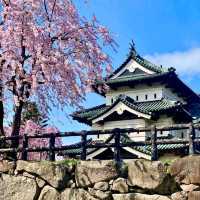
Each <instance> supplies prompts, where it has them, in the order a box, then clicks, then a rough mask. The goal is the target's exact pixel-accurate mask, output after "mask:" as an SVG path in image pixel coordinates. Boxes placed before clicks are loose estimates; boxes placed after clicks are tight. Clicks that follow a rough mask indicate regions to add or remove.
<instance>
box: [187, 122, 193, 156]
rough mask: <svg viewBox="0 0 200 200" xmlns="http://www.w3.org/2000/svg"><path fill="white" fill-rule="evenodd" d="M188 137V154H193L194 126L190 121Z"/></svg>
mask: <svg viewBox="0 0 200 200" xmlns="http://www.w3.org/2000/svg"><path fill="white" fill-rule="evenodd" d="M188 139H189V155H193V154H195V142H194V140H195V128H194V126H193V124H192V123H190V125H189V131H188Z"/></svg>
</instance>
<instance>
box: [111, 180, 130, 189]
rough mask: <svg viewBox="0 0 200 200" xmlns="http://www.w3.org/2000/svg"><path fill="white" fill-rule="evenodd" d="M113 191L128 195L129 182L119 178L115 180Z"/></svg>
mask: <svg viewBox="0 0 200 200" xmlns="http://www.w3.org/2000/svg"><path fill="white" fill-rule="evenodd" d="M112 190H113V191H116V192H119V193H127V192H128V185H127V180H126V179H124V178H118V179H116V180H114V181H113V184H112Z"/></svg>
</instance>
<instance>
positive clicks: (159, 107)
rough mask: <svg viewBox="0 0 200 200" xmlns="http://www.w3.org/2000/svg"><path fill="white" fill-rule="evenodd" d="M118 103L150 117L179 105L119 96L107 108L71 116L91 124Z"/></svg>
mask: <svg viewBox="0 0 200 200" xmlns="http://www.w3.org/2000/svg"><path fill="white" fill-rule="evenodd" d="M118 102H123V103H124V104H125V105H127V106H128V107H130V108H132V109H134V110H137V111H139V112H141V113H144V114H149V115H151V114H152V112H154V113H156V112H160V111H165V110H169V109H172V108H175V107H179V106H180V105H179V104H177V103H176V102H172V101H170V100H167V99H161V100H155V101H147V102H136V101H134V100H133V99H132V98H130V97H128V96H125V95H120V96H119V97H118V98H117V100H116V101H115V102H114V103H113V104H112V105H111V106H107V105H105V104H102V105H100V106H97V107H93V108H90V109H86V110H81V111H78V112H75V113H73V114H72V116H73V118H74V119H76V120H79V121H83V122H85V123H88V124H91V121H92V120H93V119H95V118H97V117H99V116H101V115H102V114H104V113H106V112H108V111H109V110H110V109H111V108H113V107H114V106H115V105H116V104H117V103H118Z"/></svg>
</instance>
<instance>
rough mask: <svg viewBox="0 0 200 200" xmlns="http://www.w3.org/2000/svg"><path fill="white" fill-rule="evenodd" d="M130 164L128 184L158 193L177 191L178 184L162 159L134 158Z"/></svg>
mask: <svg viewBox="0 0 200 200" xmlns="http://www.w3.org/2000/svg"><path fill="white" fill-rule="evenodd" d="M127 165H128V184H129V185H130V186H136V187H139V188H142V189H144V190H148V191H152V192H155V193H158V194H171V193H173V192H176V191H177V184H176V183H175V181H174V180H173V178H172V177H171V176H170V175H169V174H167V173H166V171H165V167H164V165H163V164H162V163H161V162H160V161H154V162H152V161H148V160H143V159H137V160H132V161H130V162H128V163H127Z"/></svg>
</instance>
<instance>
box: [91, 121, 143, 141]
mask: <svg viewBox="0 0 200 200" xmlns="http://www.w3.org/2000/svg"><path fill="white" fill-rule="evenodd" d="M145 126H146V121H145V120H144V119H133V120H121V121H110V122H105V123H104V124H102V125H100V124H93V125H92V129H93V130H107V129H114V128H139V127H145ZM129 136H130V137H131V138H132V139H133V140H134V141H144V140H145V132H141V133H140V134H137V133H130V134H129ZM107 137H108V135H102V136H101V137H100V138H99V139H106V138H107Z"/></svg>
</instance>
